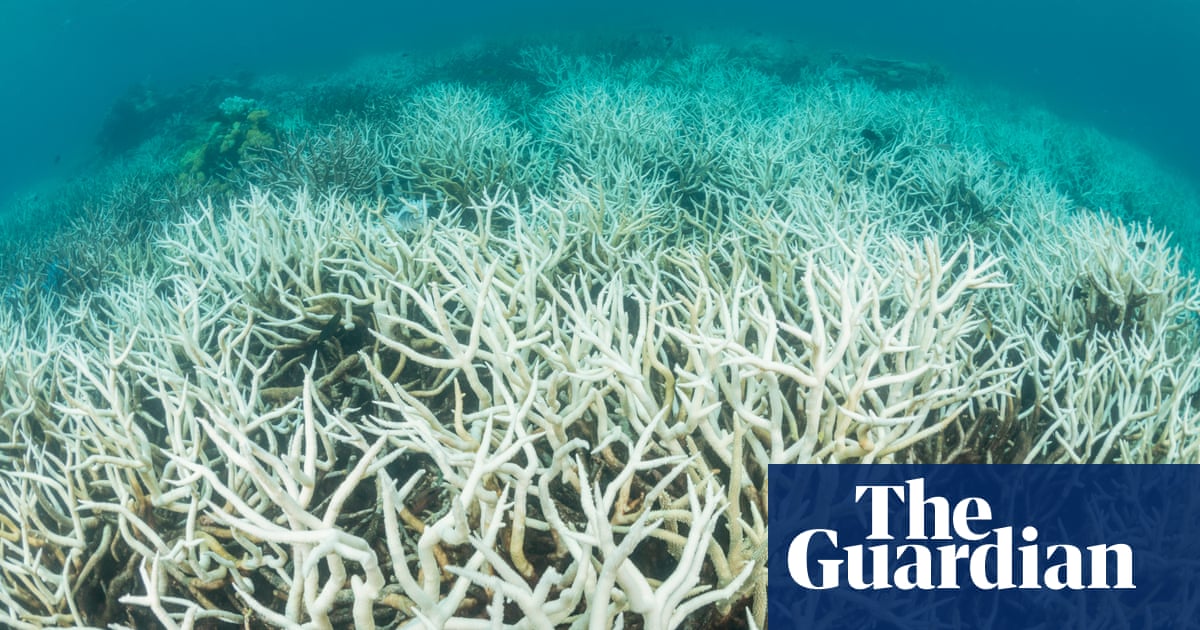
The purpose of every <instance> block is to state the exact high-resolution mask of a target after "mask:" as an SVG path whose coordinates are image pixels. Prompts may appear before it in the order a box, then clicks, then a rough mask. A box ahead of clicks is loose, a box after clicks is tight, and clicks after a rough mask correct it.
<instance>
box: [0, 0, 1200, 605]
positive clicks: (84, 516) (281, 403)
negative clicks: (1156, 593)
mask: <svg viewBox="0 0 1200 630" xmlns="http://www.w3.org/2000/svg"><path fill="white" fill-rule="evenodd" d="M116 4H117V5H118V6H117V8H116V9H113V10H114V11H116V10H117V9H120V10H122V11H134V10H138V9H139V7H140V6H141V5H140V3H137V2H123V3H116ZM130 7H132V8H130ZM97 10H98V9H97ZM158 11H159V12H160V13H169V12H168V11H167V10H166V9H162V8H160V9H158ZM76 19H79V18H76ZM164 19H165V18H164ZM58 20H59V17H55V18H54V24H55V26H54V28H62V29H69V28H76V26H72V23H71V22H70V20H69V19H68V22H67V23H64V24H59V23H58ZM368 21H369V20H368ZM579 21H580V22H583V21H584V19H583V18H582V17H580V18H579ZM1194 22H1195V20H1194V19H1193V21H1192V22H1189V23H1194ZM563 26H564V25H563V24H558V25H556V26H555V28H550V27H547V30H546V31H544V32H539V31H537V30H536V29H533V28H527V29H525V30H524V31H523V32H521V33H516V34H505V33H499V32H487V31H483V30H481V31H480V33H479V35H480V36H479V37H475V38H459V39H454V40H453V41H452V42H450V43H446V44H444V45H438V44H436V40H437V32H436V31H431V32H425V33H424V39H422V40H421V42H422V43H421V45H420V46H406V45H405V44H404V42H393V44H392V45H390V46H386V45H383V44H379V45H377V46H375V47H373V48H372V49H371V50H358V51H355V54H353V55H342V56H338V55H332V54H331V56H330V59H332V61H330V60H326V61H320V59H319V58H320V57H321V56H322V50H324V49H322V48H320V46H323V45H324V46H327V45H328V43H325V44H316V43H314V44H313V46H316V47H317V48H314V49H312V50H315V51H316V52H314V53H313V54H312V55H311V56H312V57H314V58H316V59H312V60H310V59H307V58H305V59H301V60H300V61H297V62H295V63H293V64H291V65H286V64H276V65H274V66H271V65H270V64H268V66H270V67H266V68H261V69H256V70H255V71H249V70H244V71H233V70H229V71H228V72H221V73H211V74H208V75H207V76H191V77H188V78H186V79H181V78H171V77H162V76H159V77H158V78H155V77H149V78H139V79H138V80H135V81H124V82H120V85H119V89H117V88H113V89H114V90H115V92H116V93H115V96H114V98H112V99H109V100H107V101H105V104H104V106H103V107H101V108H99V110H98V111H97V112H96V117H97V121H96V124H95V125H94V127H93V128H90V129H89V130H88V131H87V132H86V133H83V132H81V133H82V134H83V136H86V139H85V140H83V141H81V142H82V143H83V144H84V145H86V148H85V149H78V148H76V149H73V150H72V151H70V152H64V153H63V156H65V157H60V156H58V155H55V156H54V157H53V160H52V161H53V163H54V165H55V166H54V167H53V168H56V169H58V170H57V171H54V173H55V174H54V175H53V176H48V177H43V176H42V175H37V176H35V175H32V174H31V175H28V177H27V178H26V179H25V180H20V181H13V182H9V183H7V184H6V186H7V187H8V188H11V192H8V193H6V196H5V197H3V206H2V209H0V460H2V462H3V463H2V464H0V626H3V627H7V628H45V627H79V628H204V629H216V628H461V629H473V628H560V627H561V628H579V629H583V628H597V629H599V628H646V629H657V628H689V629H692V628H695V629H698V628H765V627H766V626H767V619H766V615H767V613H766V611H767V600H766V585H767V568H766V567H767V564H766V563H767V545H766V541H767V535H768V532H767V515H768V509H769V506H768V505H767V470H768V468H767V467H768V465H770V464H796V463H829V464H833V463H873V462H874V463H976V464H999V463H1197V462H1200V285H1198V284H1197V281H1196V279H1195V276H1194V273H1195V270H1196V269H1197V264H1200V256H1198V250H1197V243H1198V241H1197V238H1198V235H1200V194H1198V193H1197V178H1196V177H1195V176H1193V175H1190V174H1189V173H1190V171H1189V166H1188V164H1186V163H1185V161H1179V160H1177V159H1176V157H1177V156H1174V155H1173V154H1170V155H1169V151H1166V150H1162V151H1159V150H1158V149H1157V148H1156V146H1155V145H1154V143H1153V142H1142V141H1139V140H1138V139H1136V138H1133V139H1131V138H1130V137H1123V134H1121V133H1116V132H1112V130H1111V127H1105V126H1103V125H1098V124H1095V123H1094V121H1091V120H1089V119H1087V118H1086V117H1081V116H1078V115H1074V114H1073V113H1072V112H1070V111H1067V110H1068V109H1069V108H1062V109H1056V108H1055V107H1053V106H1052V105H1050V104H1047V103H1048V102H1049V101H1046V100H1039V98H1038V97H1037V96H1036V94H1033V93H1030V92H1028V91H1021V90H1018V89H1008V88H1006V87H1005V84H1004V82H1003V81H996V82H992V81H990V80H989V79H988V77H980V76H970V75H967V74H965V73H963V72H961V71H956V70H955V69H953V68H952V67H951V65H952V64H951V65H948V64H947V63H945V62H940V61H939V60H937V59H931V58H930V57H929V56H928V55H913V56H912V57H905V56H904V55H901V54H881V53H879V52H877V51H872V50H870V49H866V48H862V47H856V46H853V45H846V46H839V45H837V42H832V43H831V42H830V41H826V40H822V39H820V38H815V37H813V38H808V39H806V38H804V37H799V36H789V35H787V34H783V33H780V32H774V31H771V30H770V29H766V30H761V29H751V28H729V29H715V28H708V29H702V28H698V27H697V28H678V29H664V28H659V27H654V28H634V27H632V26H630V25H622V26H621V27H618V26H615V25H614V26H612V27H611V28H608V27H607V26H603V25H602V26H603V27H602V28H590V29H588V30H582V29H580V30H571V29H570V28H564V27H563ZM7 28H11V25H10V27H7ZM196 28H199V26H197V27H196ZM364 28H368V29H371V28H374V29H376V30H379V29H381V28H382V27H379V26H370V25H367V26H364ZM432 28H435V27H431V29H432ZM334 30H336V29H334ZM372 32H375V31H372ZM376 34H378V33H376ZM380 41H383V40H382V39H381V40H380ZM431 42H433V43H431ZM153 45H161V43H159V44H154V43H153V42H151V43H148V44H147V46H149V47H150V51H149V52H148V53H147V54H148V55H150V56H153ZM302 49H305V48H304V47H303V46H300V47H298V50H302ZM310 52H311V51H310ZM1192 61H1193V62H1194V61H1195V60H1194V59H1193V60H1192ZM222 67H224V66H222ZM14 98H18V96H17V95H16V94H15V93H14ZM6 124H7V123H6ZM64 124H69V123H64ZM1180 124H1186V123H1180ZM15 133H16V132H15V131H14V134H15ZM46 133H51V134H52V133H54V130H53V129H49V130H47V131H46ZM1133 135H1136V134H1133ZM83 136H81V137H83ZM16 137H17V136H15V135H14V138H16ZM6 159H13V160H14V161H18V159H17V158H14V157H13V155H10V156H9V157H8V158H6ZM772 561H773V562H775V561H780V560H778V559H772ZM911 614H912V615H914V617H913V619H915V620H917V621H919V619H920V615H921V614H922V611H911ZM810 621H811V620H810ZM820 621H822V622H823V623H825V624H827V625H830V626H833V627H837V626H838V625H839V624H840V623H841V622H843V621H844V622H845V623H850V622H851V621H852V619H849V618H847V619H845V620H840V619H832V620H831V619H823V620H820Z"/></svg>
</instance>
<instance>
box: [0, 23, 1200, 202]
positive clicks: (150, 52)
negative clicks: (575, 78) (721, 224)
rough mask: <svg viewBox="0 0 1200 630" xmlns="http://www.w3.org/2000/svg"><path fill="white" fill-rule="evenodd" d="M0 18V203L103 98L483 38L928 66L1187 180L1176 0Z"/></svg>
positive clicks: (60, 151)
mask: <svg viewBox="0 0 1200 630" xmlns="http://www.w3.org/2000/svg"><path fill="white" fill-rule="evenodd" d="M5 5H6V6H5V7H4V9H3V13H4V18H3V19H0V59H3V66H0V68H2V69H0V72H2V74H0V85H2V86H3V87H2V90H3V92H2V94H3V95H4V98H3V99H0V138H3V141H4V150H3V152H0V198H4V197H6V196H7V195H8V194H9V193H11V192H12V191H15V190H20V189H22V188H25V187H26V186H28V185H29V183H30V182H31V181H34V180H37V179H40V178H45V177H53V176H55V175H58V174H63V173H66V172H67V171H68V170H69V169H71V168H72V167H73V166H78V165H80V164H82V163H84V162H86V161H87V160H88V159H89V158H90V157H91V156H92V155H93V154H94V152H95V150H96V149H95V137H96V134H97V132H98V131H99V129H100V127H101V124H102V122H103V120H104V117H105V115H106V113H107V112H108V110H109V108H110V107H111V106H112V104H113V102H114V100H115V99H117V98H118V97H119V96H121V95H122V94H123V93H125V92H126V90H127V89H128V88H129V86H130V85H131V84H135V83H138V82H149V83H151V84H154V85H156V86H160V87H162V88H170V87H173V86H181V85H186V84H188V83H190V82H194V81H197V80H201V79H203V78H206V77H210V76H225V75H230V74H233V73H236V72H252V73H264V72H278V71H289V72H304V71H307V70H312V71H314V72H319V71H320V70H321V69H322V68H333V67H337V66H340V65H342V64H344V63H346V62H348V61H350V60H351V59H353V58H354V57H356V56H359V55H362V54H367V53H373V52H384V51H393V50H412V51H414V52H417V51H428V50H431V49H437V48H442V47H451V46H454V45H457V44H461V43H463V42H465V41H470V40H478V39H481V38H483V39H486V38H492V37H506V38H509V37H527V38H533V39H536V38H537V37H538V36H539V35H540V34H546V35H547V36H549V35H550V34H556V35H558V34H562V33H563V32H564V31H565V32H570V31H577V30H578V31H584V30H590V31H599V32H603V33H606V34H615V33H620V32H622V31H637V30H640V29H660V30H661V31H662V32H664V33H671V32H676V33H687V32H691V31H695V30H698V29H719V30H722V31H731V32H737V31H743V32H761V33H763V34H767V35H772V36H779V37H786V38H795V39H797V40H802V41H804V42H807V43H812V44H816V45H820V46H827V47H829V48H833V49H842V50H845V51H847V52H856V53H868V54H878V55H891V56H896V57H902V58H905V59H911V60H917V61H930V62H934V63H937V64H940V65H943V66H944V67H946V68H948V69H949V70H950V71H951V72H953V73H955V74H956V75H957V76H958V77H959V78H960V79H966V80H968V81H975V82H978V83H983V84H991V85H996V86H999V87H1002V88H1006V89H1009V90H1014V91H1017V92H1020V93H1023V94H1024V95H1026V96H1032V97H1033V98H1034V99H1036V100H1039V101H1042V102H1044V103H1045V104H1046V105H1047V106H1048V107H1049V108H1050V109H1052V110H1054V111H1056V112H1057V113H1059V114H1060V115H1064V116H1065V117H1068V118H1074V119H1076V120H1079V121H1082V122H1085V123H1088V124H1094V125H1096V126H1098V127H1099V128H1100V129H1102V130H1103V131H1104V132H1106V133H1108V134H1110V135H1114V136H1116V137H1119V138H1122V139H1125V140H1128V141H1131V142H1134V143H1135V144H1139V145H1141V146H1142V147H1144V148H1145V149H1147V150H1148V151H1149V152H1151V153H1153V154H1155V155H1157V156H1158V157H1159V158H1160V159H1161V160H1162V161H1163V163H1164V165H1165V166H1168V167H1173V168H1175V169H1177V170H1179V171H1181V172H1183V173H1186V174H1188V175H1189V176H1190V177H1191V178H1192V179H1193V180H1197V181H1200V151H1197V150H1196V149H1197V147H1198V146H1200V72H1197V65H1198V64H1200V37H1198V36H1200V4H1197V3H1194V2H1190V1H1187V0H1150V1H1147V2H1136V3H1134V2H1118V1H1114V0H1099V1H1095V0H1016V1H1008V2H992V1H971V0H924V1H911V2H899V1H896V0H861V1H857V2H833V1H828V0H827V1H825V2H739V3H737V6H736V7H735V6H733V3H718V2H657V3H656V2H627V1H622V2H606V3H598V2H588V3H566V2H519V3H493V2H458V3H454V4H440V3H412V2H385V1H376V2H367V1H349V2H341V3H331V2H317V1H313V0H303V1H295V0H293V1H289V2H234V1H231V0H208V1H199V0H176V1H170V2H152V1H149V0H45V1H41V2H27V3H23V4H18V3H15V2H9V3H5Z"/></svg>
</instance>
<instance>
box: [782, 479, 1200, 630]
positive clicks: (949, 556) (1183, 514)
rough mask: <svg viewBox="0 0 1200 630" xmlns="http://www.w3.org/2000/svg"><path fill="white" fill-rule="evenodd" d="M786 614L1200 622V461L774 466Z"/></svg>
mask: <svg viewBox="0 0 1200 630" xmlns="http://www.w3.org/2000/svg"><path fill="white" fill-rule="evenodd" d="M768 500H769V503H768V506H769V517H768V525H769V530H768V531H769V532H770V533H769V536H768V546H769V554H770V555H769V557H768V561H767V562H768V602H769V607H768V621H769V625H770V627H771V628H772V630H780V629H782V628H839V629H842V628H846V629H857V628H863V629H865V628H895V629H908V628H913V629H916V628H921V629H926V628H1006V629H1007V628H1053V629H1054V630H1063V629H1065V628H1086V629H1087V630H1100V629H1105V628H1155V629H1158V628H1200V466H1180V465H1170V466H1168V465H1154V466H1118V465H1079V466H1068V465H883V464H874V465H772V466H771V467H770V470H769V497H768Z"/></svg>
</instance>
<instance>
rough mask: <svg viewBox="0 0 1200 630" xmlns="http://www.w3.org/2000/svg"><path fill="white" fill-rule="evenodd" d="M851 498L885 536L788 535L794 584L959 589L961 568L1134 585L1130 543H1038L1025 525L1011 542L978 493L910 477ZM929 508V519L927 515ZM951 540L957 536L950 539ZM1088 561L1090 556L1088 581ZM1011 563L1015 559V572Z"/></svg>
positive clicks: (1018, 578) (1029, 584)
mask: <svg viewBox="0 0 1200 630" xmlns="http://www.w3.org/2000/svg"><path fill="white" fill-rule="evenodd" d="M854 500H855V501H856V502H860V501H864V500H865V501H867V502H868V503H869V505H870V516H871V521H870V522H871V526H870V531H869V533H868V534H867V537H866V538H867V540H869V541H886V542H880V543H877V544H870V545H863V544H861V543H860V544H853V545H847V546H845V547H844V548H843V547H839V546H838V532H837V531H836V530H832V529H809V530H806V531H804V532H801V533H800V534H799V535H797V536H796V537H795V538H793V539H792V542H791V544H790V545H789V546H788V555H787V564H788V573H790V574H791V577H792V579H793V580H795V582H796V584H798V585H800V586H801V587H803V588H807V589H830V588H837V587H839V586H841V585H842V583H843V574H844V576H845V577H844V581H845V583H846V584H847V585H849V586H850V588H853V589H856V590H863V589H885V588H899V589H902V590H911V589H921V590H931V589H935V588H936V589H957V588H960V586H959V580H960V576H961V579H965V580H969V581H970V582H971V584H972V585H974V586H975V587H977V588H981V589H1009V588H1018V587H1019V588H1028V589H1038V588H1043V587H1045V588H1050V589H1054V590H1058V589H1064V588H1068V589H1073V590H1082V589H1085V588H1089V589H1093V588H1100V589H1107V588H1134V585H1133V550H1132V549H1131V548H1130V547H1129V545H1127V544H1123V543H1117V544H1096V545H1089V546H1087V548H1086V551H1084V550H1080V549H1079V548H1078V547H1076V546H1074V545H1068V544H1055V545H1047V546H1045V547H1044V548H1043V547H1042V546H1040V545H1038V544H1036V541H1037V538H1038V530H1037V528H1036V527H1034V526H1032V525H1026V526H1024V527H1022V528H1021V530H1020V535H1019V536H1020V540H1021V542H1023V543H1029V544H1021V545H1019V546H1016V545H1014V542H1013V537H1014V536H1013V526H1011V525H1005V526H1002V527H994V528H991V529H987V528H988V527H989V526H990V525H991V522H992V507H991V505H990V504H989V503H988V501H987V499H984V498H983V497H967V498H965V499H962V500H960V501H958V502H957V503H955V504H954V505H953V506H951V505H950V501H949V500H948V499H947V498H945V497H939V496H933V497H928V498H926V496H925V480H924V479H911V480H907V481H905V482H904V484H901V485H863V486H856V487H855V489H854ZM894 508H905V509H906V510H907V513H908V514H907V516H908V519H907V520H908V526H907V528H906V531H905V532H904V537H903V543H902V544H898V543H897V542H894V541H896V539H897V537H896V536H895V535H893V532H892V531H891V529H890V527H889V523H890V522H891V519H890V518H889V516H890V515H891V510H892V509H894ZM930 512H931V513H932V519H928V520H927V519H926V516H927V514H929V513H930ZM929 521H932V522H929ZM956 540H957V541H962V542H952V541H956ZM938 541H947V542H946V543H945V544H936V543H937V542H938ZM814 559H815V560H816V563H817V565H819V566H820V569H819V572H818V577H817V578H816V579H815V581H814V576H813V575H812V574H811V573H810V571H809V565H810V562H812V561H813V560H814ZM1085 560H1086V562H1085ZM1110 562H1111V563H1112V564H1113V565H1115V567H1116V571H1115V572H1114V573H1115V575H1116V579H1115V584H1110V583H1109V579H1108V576H1109V573H1110V572H1109V566H1110ZM1085 564H1090V571H1089V572H1088V579H1087V580H1086V582H1085V579H1084V567H1085ZM1014 566H1019V567H1020V569H1019V570H1018V572H1017V573H1016V574H1014V571H1013V567H1014ZM868 575H870V576H871V577H869V578H868V577H867V576H868ZM935 576H937V577H936V578H935Z"/></svg>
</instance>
